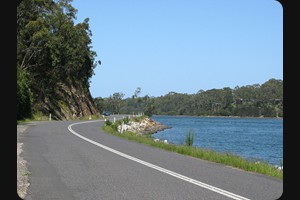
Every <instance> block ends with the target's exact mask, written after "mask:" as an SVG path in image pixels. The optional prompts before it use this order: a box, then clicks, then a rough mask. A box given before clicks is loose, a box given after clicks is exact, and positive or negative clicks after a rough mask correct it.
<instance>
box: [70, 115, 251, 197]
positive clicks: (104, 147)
mask: <svg viewBox="0 0 300 200" xmlns="http://www.w3.org/2000/svg"><path fill="white" fill-rule="evenodd" d="M99 121H103V120H93V121H84V122H77V123H74V124H70V125H69V126H68V129H69V131H70V132H71V133H73V134H74V135H76V136H77V137H80V138H81V139H83V140H85V141H87V142H90V143H92V144H94V145H96V146H98V147H101V148H103V149H105V150H107V151H110V152H112V153H115V154H117V155H119V156H122V157H124V158H127V159H129V160H132V161H135V162H137V163H140V164H142V165H145V166H147V167H150V168H152V169H156V170H158V171H160V172H163V173H166V174H169V175H171V176H174V177H176V178H179V179H181V180H184V181H187V182H190V183H193V184H195V185H198V186H200V187H203V188H206V189H208V190H211V191H214V192H217V193H219V194H222V195H224V196H227V197H230V198H232V199H236V200H250V199H248V198H246V197H243V196H240V195H237V194H234V193H231V192H228V191H226V190H222V189H220V188H217V187H214V186H212V185H208V184H206V183H203V182H200V181H197V180H195V179H192V178H189V177H186V176H184V175H181V174H178V173H176V172H173V171H170V170H167V169H164V168H162V167H159V166H157V165H153V164H151V163H148V162H146V161H143V160H140V159H138V158H135V157H132V156H130V155H127V154H125V153H122V152H120V151H117V150H115V149H112V148H110V147H107V146H105V145H103V144H100V143H98V142H95V141H93V140H90V139H88V138H86V137H83V136H82V135H80V134H78V133H76V132H75V131H74V130H73V129H72V126H73V125H77V124H84V123H91V122H99Z"/></svg>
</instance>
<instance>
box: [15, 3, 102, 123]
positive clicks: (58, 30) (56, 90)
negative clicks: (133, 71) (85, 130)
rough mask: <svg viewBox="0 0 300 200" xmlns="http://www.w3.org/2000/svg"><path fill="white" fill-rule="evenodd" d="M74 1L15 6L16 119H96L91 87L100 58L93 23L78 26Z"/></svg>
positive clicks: (86, 20)
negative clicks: (37, 116) (93, 39)
mask: <svg viewBox="0 0 300 200" xmlns="http://www.w3.org/2000/svg"><path fill="white" fill-rule="evenodd" d="M70 2H71V0H58V1H54V0H22V1H20V3H19V4H18V6H17V119H18V120H19V119H25V118H31V117H32V116H33V115H34V114H37V113H40V114H41V115H46V116H47V115H49V113H52V116H53V118H54V119H71V118H80V117H83V116H86V115H95V114H97V113H98V111H97V110H96V107H95V105H94V102H93V98H92V97H91V95H90V91H89V83H90V78H91V76H92V75H93V74H94V68H95V67H96V65H97V64H100V61H95V57H96V52H94V51H92V46H91V39H90V37H91V36H92V33H91V30H90V28H89V23H88V22H89V19H88V18H86V19H85V20H84V21H83V22H82V23H78V24H74V19H76V12H77V10H76V9H75V8H74V7H72V5H71V3H70Z"/></svg>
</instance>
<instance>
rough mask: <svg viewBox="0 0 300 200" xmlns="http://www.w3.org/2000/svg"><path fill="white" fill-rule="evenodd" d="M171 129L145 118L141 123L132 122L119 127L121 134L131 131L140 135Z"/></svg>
mask: <svg viewBox="0 0 300 200" xmlns="http://www.w3.org/2000/svg"><path fill="white" fill-rule="evenodd" d="M168 128H171V127H168V126H165V125H162V124H160V123H159V122H156V121H154V120H153V119H151V118H148V117H147V118H145V119H143V120H142V121H141V122H135V121H130V122H129V123H128V124H122V125H120V126H119V127H118V131H119V132H121V133H122V132H123V131H131V132H134V133H138V134H148V133H151V134H153V133H156V132H158V131H163V130H165V129H168Z"/></svg>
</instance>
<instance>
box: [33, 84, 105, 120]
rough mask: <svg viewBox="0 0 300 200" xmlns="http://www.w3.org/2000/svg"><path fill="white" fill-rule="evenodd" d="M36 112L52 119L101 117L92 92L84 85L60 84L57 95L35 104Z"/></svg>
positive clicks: (56, 91)
mask: <svg viewBox="0 0 300 200" xmlns="http://www.w3.org/2000/svg"><path fill="white" fill-rule="evenodd" d="M35 111H36V112H41V113H42V114H43V115H46V116H48V115H49V114H50V113H51V117H52V119H56V120H72V119H82V118H87V117H89V116H95V115H99V116H100V114H99V112H98V111H97V109H96V107H95V105H94V101H93V98H92V96H91V94H90V91H89V90H88V89H87V88H84V87H83V86H82V84H80V83H78V84H74V85H66V84H63V83H61V84H58V87H57V89H56V90H55V93H54V94H53V95H51V96H46V97H45V98H44V99H43V100H42V101H40V102H37V103H36V104H35Z"/></svg>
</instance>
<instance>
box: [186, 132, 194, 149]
mask: <svg viewBox="0 0 300 200" xmlns="http://www.w3.org/2000/svg"><path fill="white" fill-rule="evenodd" d="M193 143H194V131H192V130H190V129H189V130H188V133H187V135H186V139H185V144H186V145H187V146H192V145H193Z"/></svg>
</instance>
